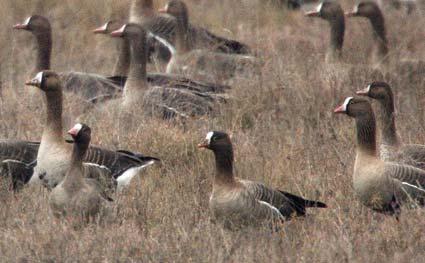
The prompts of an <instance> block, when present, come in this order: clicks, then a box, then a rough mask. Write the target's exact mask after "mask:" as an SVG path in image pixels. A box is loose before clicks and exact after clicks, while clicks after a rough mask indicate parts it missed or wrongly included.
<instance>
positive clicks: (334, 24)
mask: <svg viewBox="0 0 425 263" xmlns="http://www.w3.org/2000/svg"><path fill="white" fill-rule="evenodd" d="M305 15H306V16H309V17H319V18H322V19H324V20H326V21H328V22H329V25H330V27H331V33H330V46H329V49H328V52H327V54H326V62H327V63H329V62H338V61H339V60H340V59H341V53H342V46H343V44H344V32H345V19H344V11H343V10H342V8H341V5H340V4H339V3H338V2H328V1H326V2H323V3H320V4H319V5H318V6H317V7H316V9H315V10H313V11H309V12H307V13H305Z"/></svg>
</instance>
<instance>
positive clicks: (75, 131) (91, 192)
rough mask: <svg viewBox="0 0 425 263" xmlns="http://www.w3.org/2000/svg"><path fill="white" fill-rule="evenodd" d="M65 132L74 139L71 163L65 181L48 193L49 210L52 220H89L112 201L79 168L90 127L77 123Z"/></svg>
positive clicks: (95, 182)
mask: <svg viewBox="0 0 425 263" xmlns="http://www.w3.org/2000/svg"><path fill="white" fill-rule="evenodd" d="M68 133H69V134H70V135H71V136H72V138H73V140H74V146H73V147H72V154H71V162H70V166H69V168H68V170H67V172H66V175H65V178H64V179H63V180H62V182H61V183H60V184H59V185H58V186H57V187H55V188H54V189H53V190H52V192H51V194H50V208H51V210H52V212H53V215H54V216H56V217H73V218H80V217H82V218H83V219H85V220H86V221H89V220H90V219H93V218H94V217H95V216H97V215H99V214H100V213H101V212H102V210H104V211H105V205H106V202H107V201H112V199H111V198H110V197H108V196H107V195H106V193H104V192H103V190H102V187H101V186H100V185H99V183H98V181H96V180H95V179H91V178H87V177H90V175H87V174H86V171H85V169H84V167H83V159H84V156H85V155H86V153H87V150H88V147H89V144H90V139H91V130H90V127H88V126H87V125H85V124H80V123H78V124H76V125H75V126H74V127H73V128H72V129H70V130H69V131H68Z"/></svg>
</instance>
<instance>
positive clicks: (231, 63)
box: [157, 0, 260, 82]
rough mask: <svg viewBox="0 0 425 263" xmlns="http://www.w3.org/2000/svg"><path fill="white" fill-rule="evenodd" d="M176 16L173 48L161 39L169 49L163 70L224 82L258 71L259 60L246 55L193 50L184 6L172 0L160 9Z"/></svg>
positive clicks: (178, 0) (180, 2)
mask: <svg viewBox="0 0 425 263" xmlns="http://www.w3.org/2000/svg"><path fill="white" fill-rule="evenodd" d="M160 12H162V13H168V14H170V15H172V16H173V17H175V18H176V21H177V24H176V41H175V47H174V46H173V45H171V44H170V43H168V42H167V41H166V40H165V39H163V40H161V39H160V38H159V37H157V38H158V39H159V40H160V41H162V42H163V43H164V44H165V45H167V46H168V47H169V49H170V51H171V54H172V57H171V60H170V61H169V62H168V65H167V73H177V74H184V75H189V76H194V77H195V76H196V78H201V79H204V80H208V81H212V82H216V81H217V80H218V81H224V80H227V79H229V78H232V77H234V76H235V75H237V74H246V73H253V72H255V73H258V72H259V66H260V65H259V61H258V60H257V59H256V58H255V57H253V56H248V55H238V54H223V53H218V52H214V51H210V50H207V49H193V47H192V45H191V40H190V27H189V25H190V24H189V16H188V10H187V6H186V4H185V3H184V2H183V1H180V0H172V1H170V2H168V4H167V5H166V6H165V7H164V8H163V9H161V10H160Z"/></svg>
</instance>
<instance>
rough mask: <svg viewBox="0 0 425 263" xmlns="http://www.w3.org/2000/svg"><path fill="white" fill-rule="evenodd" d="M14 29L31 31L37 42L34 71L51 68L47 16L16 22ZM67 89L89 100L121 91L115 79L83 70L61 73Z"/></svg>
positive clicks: (50, 42) (92, 100) (50, 37)
mask: <svg viewBox="0 0 425 263" xmlns="http://www.w3.org/2000/svg"><path fill="white" fill-rule="evenodd" d="M13 28H14V29H18V30H27V31H30V32H31V33H32V34H33V35H34V36H35V38H36V42H37V61H36V65H35V69H34V72H40V71H42V70H48V69H50V57H51V53H52V29H51V26H50V22H49V20H48V19H47V18H45V17H43V16H40V15H33V16H30V17H28V18H27V19H26V20H25V22H24V23H21V24H16V25H14V26H13ZM60 76H61V79H62V80H63V83H64V89H65V91H69V92H73V93H76V94H78V95H79V96H81V97H82V98H83V99H85V100H86V101H88V102H96V101H98V100H99V98H104V99H108V98H111V97H114V96H115V95H116V94H118V93H119V92H120V91H121V89H122V88H121V87H119V86H118V85H116V84H114V82H113V81H111V80H109V79H107V78H105V77H103V76H100V75H97V74H89V73H82V72H65V73H61V74H60Z"/></svg>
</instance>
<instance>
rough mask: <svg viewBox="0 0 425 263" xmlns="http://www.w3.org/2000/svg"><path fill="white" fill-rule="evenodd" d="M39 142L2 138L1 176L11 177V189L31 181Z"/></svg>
mask: <svg viewBox="0 0 425 263" xmlns="http://www.w3.org/2000/svg"><path fill="white" fill-rule="evenodd" d="M39 144H40V143H39V142H31V141H21V140H0V176H3V177H9V178H11V185H10V190H14V191H17V190H19V189H21V188H22V186H23V185H24V184H26V183H28V182H29V180H30V178H31V175H32V173H33V169H34V166H35V165H36V160H37V152H38V147H39Z"/></svg>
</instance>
